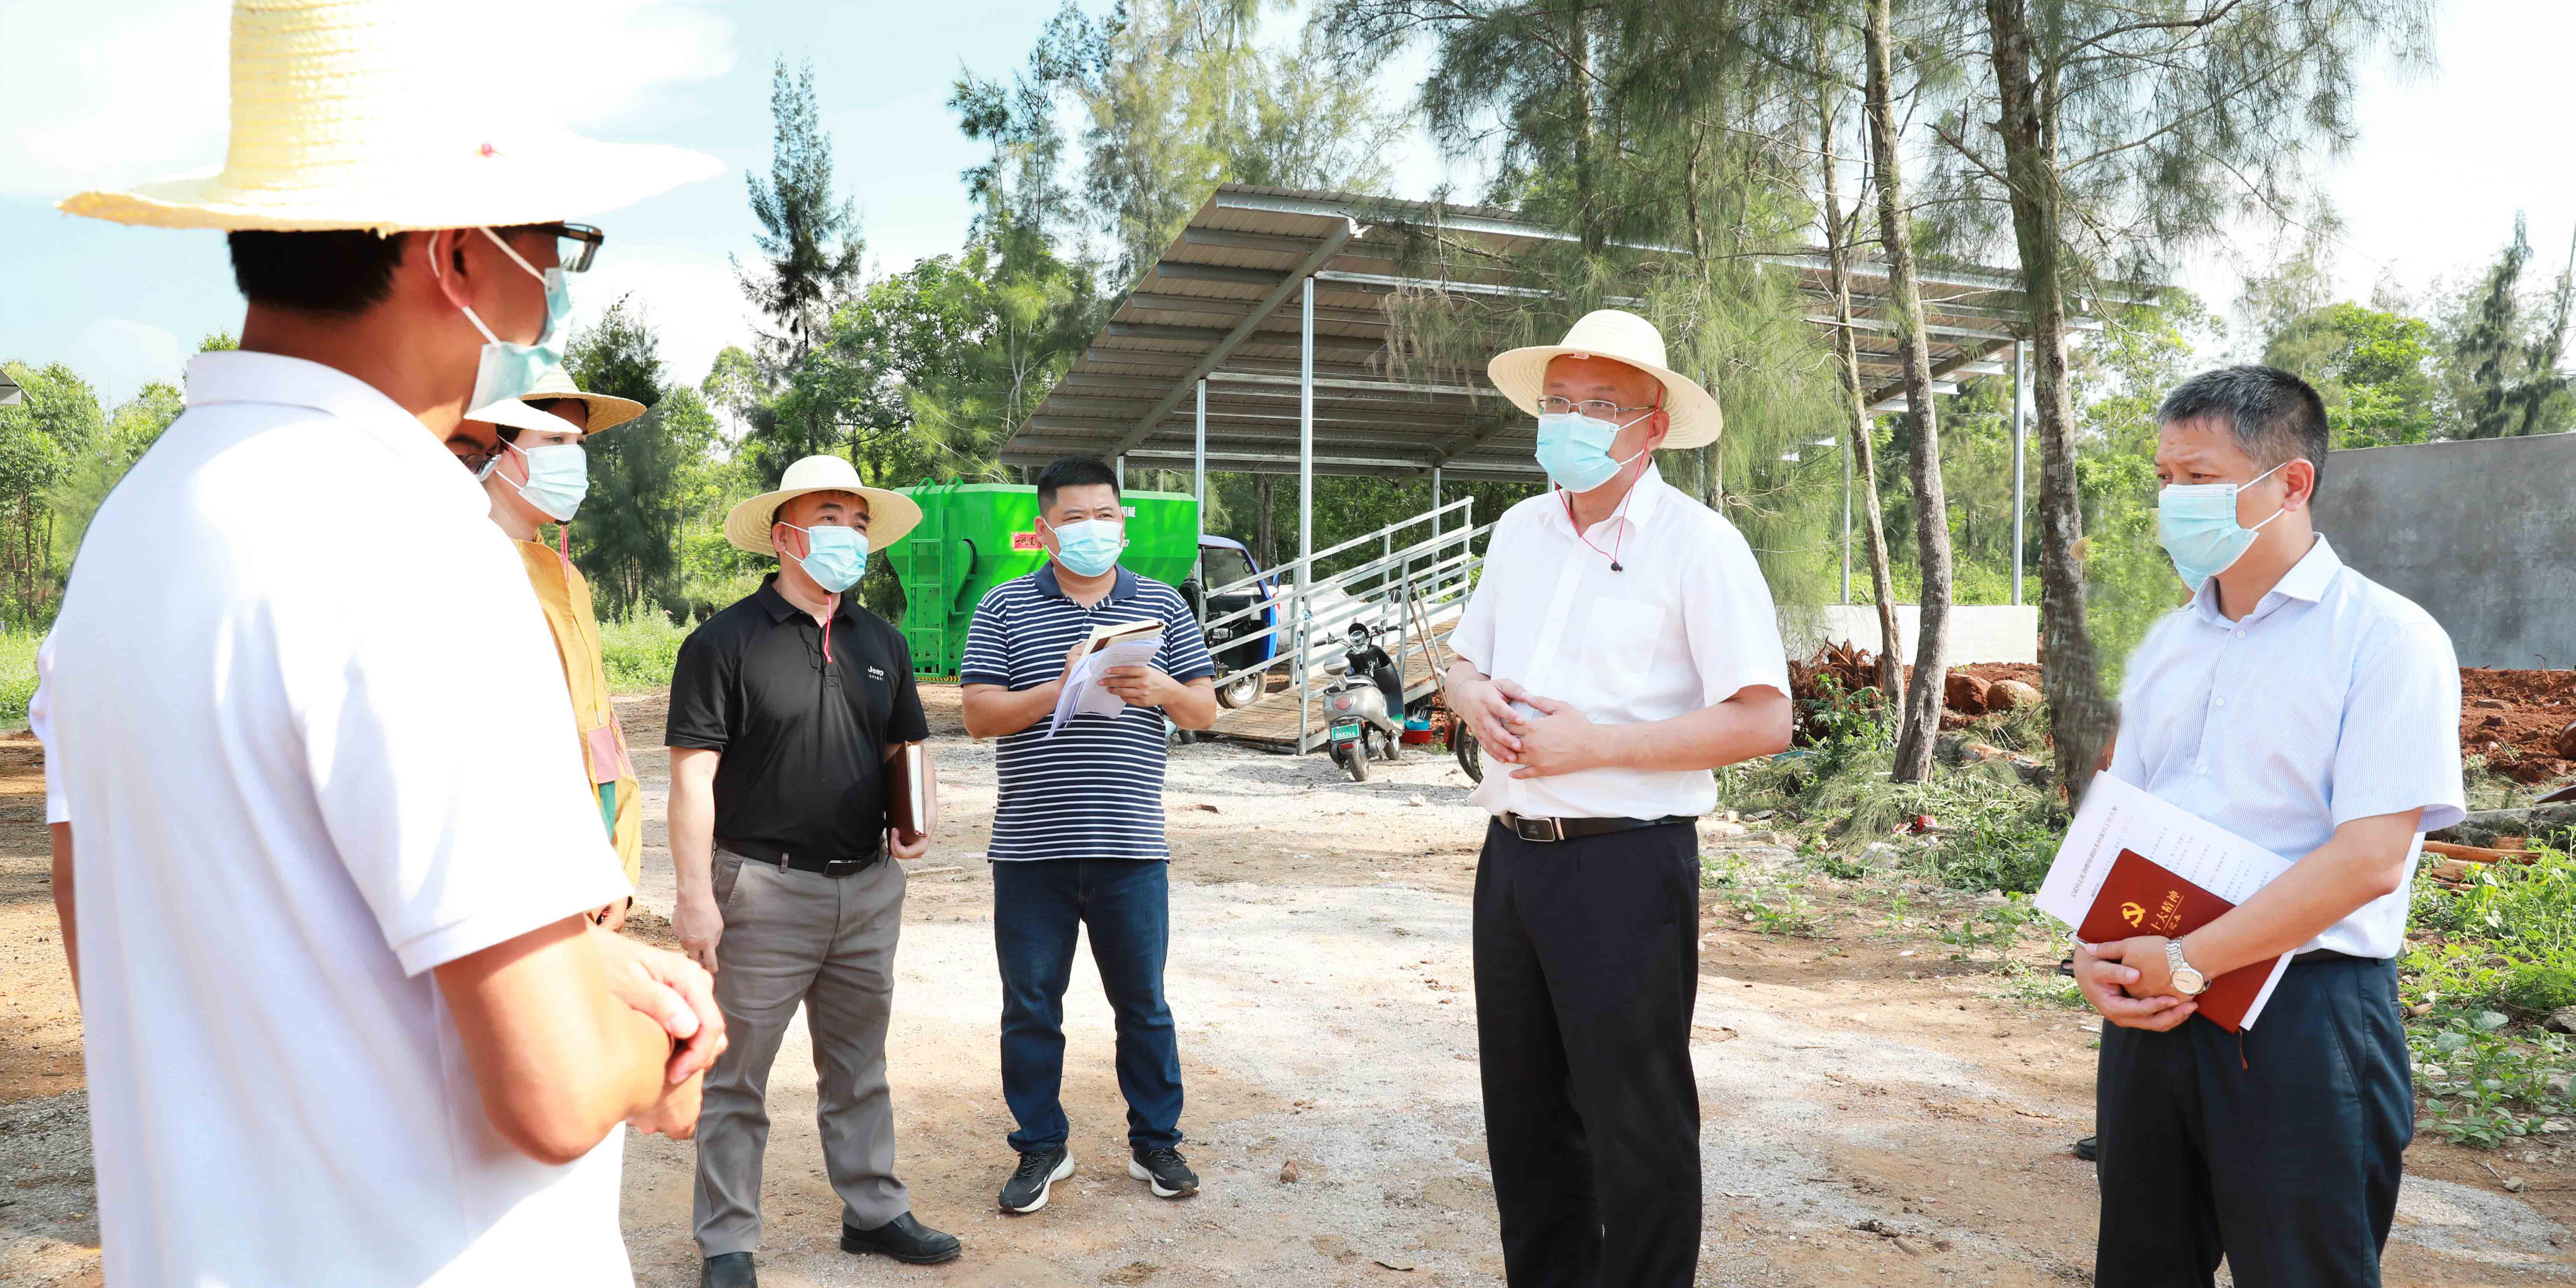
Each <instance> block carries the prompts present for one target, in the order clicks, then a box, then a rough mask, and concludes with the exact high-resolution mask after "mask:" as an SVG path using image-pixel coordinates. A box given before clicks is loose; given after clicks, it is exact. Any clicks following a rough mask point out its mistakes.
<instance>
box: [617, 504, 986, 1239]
mask: <svg viewBox="0 0 2576 1288" xmlns="http://www.w3.org/2000/svg"><path fill="white" fill-rule="evenodd" d="M919 522H921V507H920V506H918V505H915V504H913V501H912V498H910V497H908V496H905V495H903V494H902V493H900V492H888V491H885V490H884V489H882V488H872V487H863V486H861V485H860V483H859V474H858V471H857V470H855V469H853V468H851V466H850V463H849V462H848V461H846V460H843V459H841V458H840V457H837V456H808V457H806V458H805V459H803V460H801V461H798V462H796V463H795V464H793V465H790V466H788V467H787V472H786V475H785V476H784V477H783V478H781V479H780V480H779V485H778V487H776V488H775V489H773V490H771V491H768V492H763V493H761V494H760V495H758V496H755V497H752V498H751V499H750V500H747V501H744V502H742V503H741V504H739V505H736V506H735V507H734V508H733V510H732V512H731V513H729V514H727V515H726V516H725V539H726V540H728V541H730V542H732V543H733V544H734V546H735V547H736V548H738V549H742V550H748V551H751V552H752V553H754V554H761V555H769V554H775V555H776V556H777V557H778V571H777V572H774V573H772V574H770V575H769V577H768V578H767V579H765V580H764V581H762V583H761V586H760V589H758V590H756V591H753V592H752V593H751V594H750V595H748V596H746V597H744V598H743V599H741V600H740V601H738V602H736V603H735V604H734V605H733V606H732V607H730V608H727V609H725V610H724V611H723V612H721V613H718V614H716V615H715V616H713V617H710V618H708V619H707V620H706V623H705V624H704V625H701V626H700V627H698V629H697V630H696V631H694V632H692V633H691V634H690V636H689V638H688V640H687V641H686V642H684V643H682V644H681V645H680V659H679V664H678V666H677V667H676V668H675V669H674V671H673V673H672V676H671V721H670V730H669V734H668V735H667V737H666V738H665V739H664V741H666V742H667V743H668V744H669V745H670V748H671V866H672V868H673V869H674V870H675V871H676V872H677V874H678V876H679V887H680V890H679V903H678V907H677V909H676V912H675V915H674V916H673V917H672V921H673V928H674V929H675V930H677V931H678V932H679V936H680V943H681V944H682V946H684V947H686V948H687V949H688V951H689V955H690V956H692V957H694V958H696V959H697V960H698V961H699V962H700V963H701V964H703V965H704V966H706V967H707V969H709V970H712V971H714V972H715V973H716V1001H717V1002H718V1003H719V1004H720V1005H722V1006H723V1008H724V1013H725V1022H726V1023H727V1025H729V1026H730V1028H731V1031H732V1034H733V1046H732V1048H731V1049H729V1050H728V1051H727V1052H726V1053H725V1055H724V1058H722V1059H720V1060H718V1061H717V1062H716V1065H715V1068H714V1069H713V1070H711V1071H710V1072H709V1073H708V1074H707V1097H706V1114H705V1116H704V1117H703V1118H702V1119H701V1120H700V1122H699V1132H698V1185H697V1203H696V1216H695V1226H696V1234H697V1240H698V1249H699V1251H700V1252H701V1253H702V1254H704V1256H705V1257H706V1262H705V1265H704V1266H703V1267H702V1268H701V1270H700V1282H701V1283H702V1284H704V1285H706V1286H707V1288H746V1286H748V1285H751V1284H754V1283H756V1282H757V1279H756V1277H755V1272H754V1268H753V1264H752V1255H753V1250H754V1249H755V1248H757V1247H759V1245H760V1173H761V1157H762V1154H763V1153H764V1151H765V1150H766V1149H767V1147H768V1143H769V1111H768V1105H767V1100H768V1093H769V1066H770V1062H771V1061H772V1060H774V1059H776V1058H777V1056H778V1044H779V1042H780V1040H781V1039H783V1038H784V1037H785V1036H786V1035H787V1024H788V1021H789V1020H791V1019H793V1018H794V1017H795V1014H796V1009H797V1007H798V1006H799V1005H802V1006H803V1007H804V1008H805V1025H806V1029H807V1031H808V1033H809V1035H810V1036H811V1039H812V1041H813V1046H814V1073H815V1098H816V1100H817V1101H818V1104H817V1105H816V1107H815V1119H816V1123H817V1125H818V1126H819V1127H820V1128H821V1129H822V1133H823V1164H824V1167H825V1169H826V1170H827V1171H828V1172H829V1174H830V1176H831V1181H832V1189H833V1191H834V1192H835V1193H837V1194H839V1195H840V1197H841V1250H842V1251H844V1252H873V1253H878V1254H881V1255H884V1256H888V1257H892V1258H894V1259H895V1260H897V1261H903V1262H908V1263H911V1264H914V1265H933V1264H936V1263H939V1262H943V1261H952V1260H955V1259H956V1257H957V1253H958V1242H957V1239H956V1237H955V1236H953V1235H948V1234H943V1233H941V1232H939V1231H937V1230H934V1229H931V1228H930V1227H928V1226H926V1225H923V1224H922V1223H921V1222H920V1221H918V1220H915V1219H914V1217H913V1215H912V1200H911V1197H910V1194H909V1192H908V1191H907V1190H906V1189H905V1188H904V1184H903V1182H902V1181H901V1180H899V1179H897V1178H896V1177H895V1174H894V1101H893V1097H892V1096H891V1094H890V1093H889V1092H888V1091H887V1088H886V1060H885V1036H886V1023H887V1020H888V1019H889V1018H890V1017H891V1016H892V1014H893V1011H894V949H895V941H896V938H897V937H898V935H899V934H900V933H901V931H902V929H903V892H904V873H903V868H902V866H901V865H899V864H897V863H894V862H892V861H890V858H891V859H917V858H920V857H921V856H922V855H923V854H926V853H928V852H929V849H930V836H929V829H930V828H931V827H932V826H935V824H933V823H930V822H927V821H925V822H924V823H923V829H924V830H923V831H922V832H921V833H920V834H919V835H916V836H913V837H911V838H909V839H907V838H906V837H904V836H903V835H902V834H900V833H894V832H890V831H889V826H888V822H889V811H888V804H889V800H890V795H891V794H890V792H889V787H890V785H891V782H892V775H891V774H890V773H889V772H888V769H887V762H889V761H891V760H892V759H894V758H895V757H896V756H898V755H901V754H902V753H903V751H904V749H905V747H906V746H907V745H910V744H915V743H919V742H921V741H923V740H924V739H926V738H928V737H929V736H930V727H929V724H928V723H927V722H926V721H925V720H924V719H923V717H922V712H921V696H920V694H919V693H918V692H917V691H916V690H915V689H914V688H913V680H912V650H911V648H910V647H909V646H907V645H906V644H905V642H904V638H903V632H901V631H898V630H896V629H895V628H894V627H893V626H891V625H888V624H887V623H886V620H885V619H884V618H882V617H879V616H877V615H876V614H874V613H871V612H869V611H868V610H867V609H865V608H862V607H860V606H859V603H858V599H857V597H856V596H854V595H852V594H851V593H849V592H850V591H852V590H853V589H854V588H856V587H857V585H858V583H859V579H860V577H861V576H862V575H864V574H865V572H866V571H867V561H868V555H869V554H870V553H871V552H872V551H880V550H884V549H886V548H887V547H889V546H892V545H893V544H894V543H895V542H897V541H900V540H902V539H903V535H904V534H905V533H907V532H910V531H911V530H912V528H913V525H915V524H917V523H919ZM923 772H925V773H926V772H927V770H926V768H925V770H924V771H923Z"/></svg>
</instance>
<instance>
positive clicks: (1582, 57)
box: [1565, 5, 1609, 255]
mask: <svg viewBox="0 0 2576 1288" xmlns="http://www.w3.org/2000/svg"><path fill="white" fill-rule="evenodd" d="M1586 12H1587V10H1586V9H1585V7H1584V6H1581V5H1575V6H1572V7H1570V8H1568V9H1567V10H1566V16H1565V39H1566V43H1567V44H1568V45H1570V46H1572V47H1573V51H1574V57H1573V59H1572V64H1573V65H1572V66H1571V67H1569V68H1568V69H1567V72H1566V74H1567V76H1568V77H1569V78H1571V80H1572V86H1571V88H1572V89H1573V91H1574V94H1573V97H1574V205H1575V210H1576V212H1577V216H1576V217H1577V218H1579V219H1580V220H1582V228H1581V229H1580V230H1579V231H1580V232H1581V233H1582V235H1583V249H1585V250H1586V251H1589V252H1591V253H1592V254H1595V255H1598V254H1600V253H1601V252H1602V250H1603V249H1604V248H1605V247H1606V246H1607V245H1608V244H1609V238H1608V237H1607V236H1606V235H1605V234H1604V233H1603V231H1602V226H1601V225H1602V220H1601V211H1600V207H1599V201H1600V193H1599V189H1598V185H1597V184H1595V183H1594V181H1593V179H1594V176H1593V173H1592V169H1593V162H1592V31H1591V28H1590V27H1589V25H1588V24H1586V23H1585V21H1584V15H1585V13H1586Z"/></svg>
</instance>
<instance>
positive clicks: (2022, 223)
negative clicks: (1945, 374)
mask: <svg viewBox="0 0 2576 1288" xmlns="http://www.w3.org/2000/svg"><path fill="white" fill-rule="evenodd" d="M2022 4H2023V0H1986V19H1987V24H1988V26H1989V27H1990V28H1991V29H1992V33H1991V34H1992V36H1993V40H1994V49H1993V53H1994V64H1995V83H1996V85H1997V86H1998V88H1999V99H2000V106H2001V108H2002V112H2001V120H2000V121H1999V123H1998V125H1999V129H2000V131H2001V133H2002V135H2003V143H2004V174H2005V178H2007V179H2008V180H2010V181H2011V191H2012V214H2013V239H2014V241H2015V242H2016V243H2018V245H2019V248H2020V251H2021V265H2022V291H2023V294H2024V298H2025V300H2026V304H2027V308H2028V310H2029V314H2030V356H2031V359H2032V367H2031V402H2032V405H2033V410H2034V411H2035V412H2036V413H2037V419H2038V432H2039V585H2040V601H2039V602H2040V616H2039V663H2040V685H2041V687H2042V688H2043V689H2044V690H2045V691H2046V693H2047V695H2048V726H2049V734H2050V736H2051V737H2052V738H2054V739H2055V741H2056V744H2057V751H2056V757H2057V771H2058V773H2059V774H2061V775H2063V776H2064V778H2065V781H2066V791H2067V799H2068V800H2069V801H2078V800H2082V799H2083V796H2084V788H2085V785H2086V784H2088V783H2090V782H2092V780H2093V769H2094V764H2095V762H2096V761H2097V760H2099V759H2100V758H2101V756H2102V754H2103V753H2104V752H2105V751H2107V750H2108V749H2109V748H2110V745H2111V737H2112V734H2113V732H2114V730H2115V728H2116V726H2117V724H2118V721H2119V713H2118V711H2117V710H2116V709H2114V708H2113V706H2112V704H2111V701H2110V699H2109V698H2107V697H2105V696H2104V695H2103V692H2102V678H2101V672H2100V669H2099V667H2098V665H2097V664H2096V660H2095V658H2094V656H2093V636H2092V634H2091V633H2090V632H2088V631H2087V630H2085V627H2084V561H2083V556H2082V554H2081V553H2080V552H2079V550H2078V547H2079V545H2080V544H2081V542H2082V539H2083V536H2084V515H2083V512H2082V510H2081V504H2082V498H2081V497H2080V496H2079V495H2078V494H2077V492H2076V487H2075V407H2074V401H2073V398H2072V396H2071V394H2070V392H2069V391H2068V389H2067V384H2066V329H2067V328H2066V282H2065V273H2066V267H2065V251H2064V242H2063V240H2062V239H2061V237H2060V235H2059V225H2058V220H2059V218H2060V207H2059V194H2058V190H2057V173H2056V163H2057V158H2056V156H2055V151H2056V146H2055V140H2056V134H2057V132H2056V130H2055V129H2054V128H2053V127H2052V126H2051V125H2050V123H2049V119H2048V118H2049V114H2050V113H2051V112H2053V111H2054V107H2053V105H2052V104H2049V103H2046V102H2044V101H2043V100H2042V97H2041V89H2040V86H2039V84H2038V82H2037V81H2036V80H2035V78H2034V76H2033V72H2034V70H2035V68H2034V65H2033V60H2032V53H2031V40H2030V25H2029V20H2028V17H2027V15H2026V14H2025V13H2024V12H2023V8H2022Z"/></svg>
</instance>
